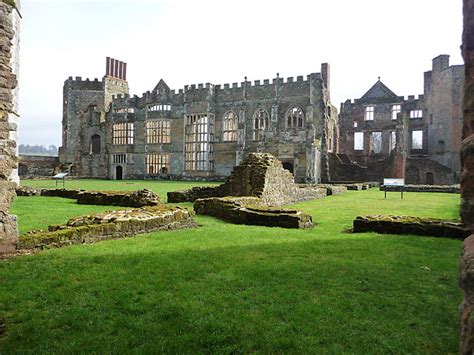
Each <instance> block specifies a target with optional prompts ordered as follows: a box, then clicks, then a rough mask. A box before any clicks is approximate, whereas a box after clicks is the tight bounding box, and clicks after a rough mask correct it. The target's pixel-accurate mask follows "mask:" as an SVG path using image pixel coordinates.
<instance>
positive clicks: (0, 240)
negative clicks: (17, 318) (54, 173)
mask: <svg viewBox="0 0 474 355" xmlns="http://www.w3.org/2000/svg"><path fill="white" fill-rule="evenodd" d="M14 11H16V10H14V8H13V7H12V6H11V5H8V4H6V3H4V2H3V1H0V24H1V26H0V46H1V50H0V254H4V253H5V254H6V253H9V252H12V251H13V250H14V249H15V246H16V243H17V242H18V231H17V223H16V218H15V217H13V216H10V215H9V214H8V209H9V207H10V204H11V202H12V200H13V199H14V198H15V196H16V195H15V187H16V183H15V182H12V181H10V180H11V178H12V176H13V175H14V171H15V170H16V168H17V161H18V158H17V151H16V149H17V148H16V147H17V142H16V141H15V139H16V138H17V135H16V133H15V132H16V131H17V126H16V124H15V123H14V122H12V121H13V120H14V119H12V116H17V113H16V112H15V103H14V98H15V87H16V86H17V78H16V75H15V74H14V69H13V68H12V66H13V64H15V62H16V60H18V58H17V59H16V60H14V59H12V54H14V53H15V48H14V46H12V43H13V41H14V39H15V30H17V31H18V26H19V22H17V23H15V18H16V16H17V15H16V13H14ZM15 27H16V28H15Z"/></svg>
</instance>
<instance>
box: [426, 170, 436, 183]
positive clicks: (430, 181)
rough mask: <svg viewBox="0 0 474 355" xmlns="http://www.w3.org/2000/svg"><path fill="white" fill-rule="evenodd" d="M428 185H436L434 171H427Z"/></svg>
mask: <svg viewBox="0 0 474 355" xmlns="http://www.w3.org/2000/svg"><path fill="white" fill-rule="evenodd" d="M426 185H434V175H433V173H426Z"/></svg>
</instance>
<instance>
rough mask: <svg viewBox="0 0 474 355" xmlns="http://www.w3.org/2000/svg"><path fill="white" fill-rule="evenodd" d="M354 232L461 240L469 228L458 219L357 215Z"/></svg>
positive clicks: (467, 233) (466, 234)
mask: <svg viewBox="0 0 474 355" xmlns="http://www.w3.org/2000/svg"><path fill="white" fill-rule="evenodd" d="M353 226H354V229H353V230H354V233H362V232H377V233H381V234H415V235H424V236H431V237H444V238H454V239H460V240H463V239H464V238H466V237H467V236H469V234H470V232H469V230H468V229H467V228H466V227H465V226H464V225H463V224H462V223H461V222H459V221H447V220H442V219H434V218H421V217H410V216H383V215H373V216H358V217H357V218H356V219H355V220H354V223H353Z"/></svg>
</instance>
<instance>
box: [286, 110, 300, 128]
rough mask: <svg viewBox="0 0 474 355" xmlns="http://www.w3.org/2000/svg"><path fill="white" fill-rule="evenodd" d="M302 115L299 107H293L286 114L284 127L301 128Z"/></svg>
mask: <svg viewBox="0 0 474 355" xmlns="http://www.w3.org/2000/svg"><path fill="white" fill-rule="evenodd" d="M303 124H304V114H303V110H302V109H300V108H299V107H293V108H290V109H289V110H288V112H287V113H286V127H287V128H303Z"/></svg>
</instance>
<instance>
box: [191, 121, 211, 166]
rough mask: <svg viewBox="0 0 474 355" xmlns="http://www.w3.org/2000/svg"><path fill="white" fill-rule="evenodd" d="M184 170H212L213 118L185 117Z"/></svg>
mask: <svg viewBox="0 0 474 355" xmlns="http://www.w3.org/2000/svg"><path fill="white" fill-rule="evenodd" d="M184 155H185V156H184V169H185V170H190V171H212V170H214V116H213V115H212V114H198V115H186V116H185V154H184Z"/></svg>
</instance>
